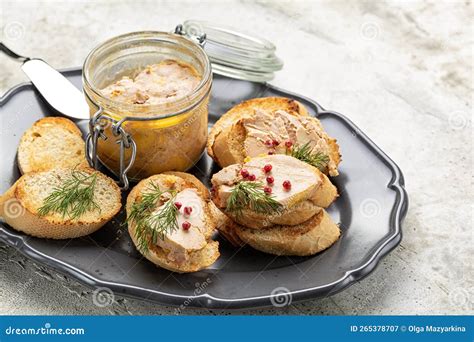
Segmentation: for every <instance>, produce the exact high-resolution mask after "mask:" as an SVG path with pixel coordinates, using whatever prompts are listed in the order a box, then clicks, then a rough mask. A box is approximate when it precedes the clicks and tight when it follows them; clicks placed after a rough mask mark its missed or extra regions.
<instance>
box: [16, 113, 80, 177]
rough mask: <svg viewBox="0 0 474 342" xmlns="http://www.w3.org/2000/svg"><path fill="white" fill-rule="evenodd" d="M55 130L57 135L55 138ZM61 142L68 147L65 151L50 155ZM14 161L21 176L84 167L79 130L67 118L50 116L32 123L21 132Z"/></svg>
mask: <svg viewBox="0 0 474 342" xmlns="http://www.w3.org/2000/svg"><path fill="white" fill-rule="evenodd" d="M59 131H60V132H61V136H58V133H59ZM53 132H54V133H53ZM38 141H39V144H40V145H41V150H40V151H41V152H42V155H41V156H38V148H37V146H38ZM65 142H67V143H68V144H69V145H68V148H67V152H63V151H59V153H57V152H58V151H56V152H54V153H53V152H52V150H53V148H55V147H56V146H57V145H58V144H62V143H65ZM74 151H76V153H74ZM17 161H18V168H19V169H20V172H21V173H22V174H25V173H28V172H33V171H47V170H50V169H55V168H73V167H87V166H88V163H87V160H86V157H85V143H84V140H83V139H82V132H81V131H80V129H79V128H78V127H77V126H76V125H75V124H74V122H72V121H71V120H69V119H66V118H62V117H53V116H50V117H45V118H42V119H40V120H38V121H36V122H35V123H34V124H33V126H31V127H30V128H29V129H27V130H26V131H25V132H24V133H23V135H22V137H21V139H20V144H19V146H18V154H17Z"/></svg>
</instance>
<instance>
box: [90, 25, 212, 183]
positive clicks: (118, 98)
mask: <svg viewBox="0 0 474 342" xmlns="http://www.w3.org/2000/svg"><path fill="white" fill-rule="evenodd" d="M211 75H212V73H211V65H210V62H209V59H208V57H207V55H206V53H205V52H204V50H203V49H202V47H201V46H200V45H199V44H198V43H197V42H194V41H193V40H191V39H189V38H186V37H183V36H181V35H178V34H173V33H165V32H153V31H147V32H135V33H129V34H125V35H122V36H118V37H115V38H112V39H110V40H108V41H106V42H104V43H103V44H101V45H99V46H98V47H96V48H95V49H94V50H92V51H91V52H90V54H89V55H88V57H87V58H86V61H85V63H84V69H83V85H84V93H85V96H86V100H87V102H88V104H89V107H90V112H91V116H94V114H96V113H98V112H100V115H101V117H102V118H107V119H108V120H110V121H109V124H107V123H106V121H103V122H102V128H101V132H100V138H99V139H97V145H96V148H95V150H94V151H93V153H95V154H96V155H97V157H98V158H99V160H100V161H101V163H102V164H104V165H105V166H106V167H107V168H109V169H110V170H112V171H113V172H115V173H117V174H120V173H121V172H122V171H123V165H122V166H121V165H120V164H121V148H120V147H121V146H119V145H118V144H117V142H118V140H117V135H118V134H117V130H115V131H114V125H113V124H112V123H115V124H117V123H118V126H119V127H120V129H121V130H122V132H126V134H127V135H128V136H130V137H131V139H133V141H134V143H135V144H136V156H135V160H134V161H133V160H132V163H130V165H131V166H130V169H128V170H127V175H128V178H131V179H134V180H139V179H142V178H145V177H148V176H151V175H154V174H157V173H160V172H164V171H186V170H187V169H189V168H190V167H191V166H193V165H194V164H195V163H196V162H197V161H198V160H199V158H200V157H201V154H202V153H203V151H204V147H205V145H206V140H207V123H208V101H209V93H210V89H211V84H212V76H211ZM115 129H117V127H115ZM131 154H132V150H131V149H124V155H123V156H122V159H125V160H130V159H131V158H132V155H131Z"/></svg>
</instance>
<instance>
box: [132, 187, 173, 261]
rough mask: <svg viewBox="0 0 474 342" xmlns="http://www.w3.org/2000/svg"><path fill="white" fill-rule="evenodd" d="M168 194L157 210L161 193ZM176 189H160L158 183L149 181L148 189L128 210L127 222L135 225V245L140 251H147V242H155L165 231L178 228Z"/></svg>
mask: <svg viewBox="0 0 474 342" xmlns="http://www.w3.org/2000/svg"><path fill="white" fill-rule="evenodd" d="M165 194H168V195H169V197H170V198H169V199H168V200H167V201H166V202H165V203H164V204H163V205H162V206H161V208H160V209H159V210H157V211H154V210H155V208H156V205H157V203H159V202H160V201H162V200H163V195H165ZM175 197H176V191H174V190H165V191H162V190H161V189H160V187H159V186H158V185H156V184H155V183H153V182H151V183H150V185H149V187H148V190H147V191H146V192H144V193H143V194H142V195H141V199H139V200H137V201H136V202H135V203H134V204H133V205H132V208H131V210H130V215H129V216H128V218H127V221H126V222H127V223H133V224H134V225H135V237H136V239H137V245H138V246H137V247H138V249H139V250H140V251H141V252H142V253H146V252H147V251H148V244H149V243H150V241H151V242H153V244H156V242H157V240H158V238H160V239H162V240H163V239H164V238H165V234H166V232H172V231H174V230H176V229H178V219H177V215H178V208H177V207H176V205H175V204H174V198H175Z"/></svg>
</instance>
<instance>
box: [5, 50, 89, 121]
mask: <svg viewBox="0 0 474 342" xmlns="http://www.w3.org/2000/svg"><path fill="white" fill-rule="evenodd" d="M0 50H1V51H3V52H4V53H5V54H7V55H8V56H10V57H12V58H15V59H17V60H19V61H22V62H23V65H22V66H21V68H22V70H23V71H24V73H25V74H26V75H27V76H28V78H29V79H30V80H31V82H32V83H33V84H34V85H35V87H36V89H38V91H39V92H40V93H41V95H42V96H43V97H44V99H45V100H46V101H47V102H48V103H49V104H50V105H51V107H53V108H54V109H56V110H57V111H58V112H60V113H61V114H63V115H65V116H67V117H70V118H73V119H81V120H82V119H89V118H90V114H89V106H88V105H87V102H86V99H85V98H84V94H83V93H82V92H81V91H80V90H79V89H77V88H76V87H75V86H74V85H73V84H72V83H71V82H70V81H68V80H67V78H66V77H64V76H63V75H61V74H60V73H59V72H58V71H57V70H56V69H54V68H53V67H51V66H50V65H49V64H48V63H46V62H45V61H43V60H41V59H38V58H29V57H24V56H21V55H18V54H17V53H15V52H13V51H12V50H10V49H9V48H8V47H6V46H5V45H4V44H3V43H2V42H0Z"/></svg>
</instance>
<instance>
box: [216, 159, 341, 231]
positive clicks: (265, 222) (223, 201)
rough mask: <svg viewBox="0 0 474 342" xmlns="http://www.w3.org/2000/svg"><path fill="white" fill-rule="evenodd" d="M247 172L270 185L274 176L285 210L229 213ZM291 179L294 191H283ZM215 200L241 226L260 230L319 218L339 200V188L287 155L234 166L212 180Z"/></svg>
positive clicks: (277, 195)
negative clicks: (269, 179)
mask: <svg viewBox="0 0 474 342" xmlns="http://www.w3.org/2000/svg"><path fill="white" fill-rule="evenodd" d="M265 165H271V166H272V171H271V172H270V173H268V174H267V173H265V172H264V171H263V167H264V166H265ZM242 169H246V170H247V171H248V172H249V173H251V174H254V175H255V176H256V180H255V181H256V182H260V183H261V184H265V185H267V182H266V177H267V176H272V177H273V178H274V183H273V185H272V186H271V189H272V195H271V196H273V199H274V200H276V201H277V202H279V203H280V204H281V205H282V209H283V210H281V211H277V212H274V213H257V212H255V211H252V210H250V209H243V210H242V211H241V212H240V213H239V212H232V211H229V210H228V208H227V205H228V200H229V197H230V195H231V192H232V191H233V189H234V187H235V186H236V185H237V184H239V183H240V182H242V181H245V179H244V178H243V177H242V176H241V170H242ZM285 180H289V181H290V182H291V184H292V188H291V189H290V190H285V189H284V188H283V182H284V181H285ZM212 185H213V189H214V191H213V192H212V200H213V202H214V203H215V205H216V206H217V207H218V208H219V209H221V210H223V211H224V212H225V214H226V215H228V216H229V217H230V218H232V219H233V220H234V221H236V222H237V223H239V224H241V225H243V226H245V227H249V228H253V229H260V228H265V227H269V226H272V225H275V224H282V225H297V224H300V223H302V222H305V221H306V220H308V219H309V218H311V217H312V216H313V215H315V214H316V213H317V212H318V211H319V209H320V207H323V208H326V207H328V206H329V205H330V204H331V203H332V202H333V201H334V200H335V199H336V198H337V189H336V187H335V186H334V185H333V184H332V183H331V181H330V180H329V178H328V177H327V176H326V175H324V174H323V173H321V172H320V171H319V170H318V169H316V168H315V167H312V166H311V165H308V164H306V163H304V162H302V161H300V160H298V159H295V158H293V157H290V156H286V155H273V156H266V157H260V158H253V159H251V160H250V161H248V162H247V163H243V164H236V165H230V166H228V167H226V168H224V169H222V170H221V171H219V172H218V173H216V174H214V176H213V177H212Z"/></svg>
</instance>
